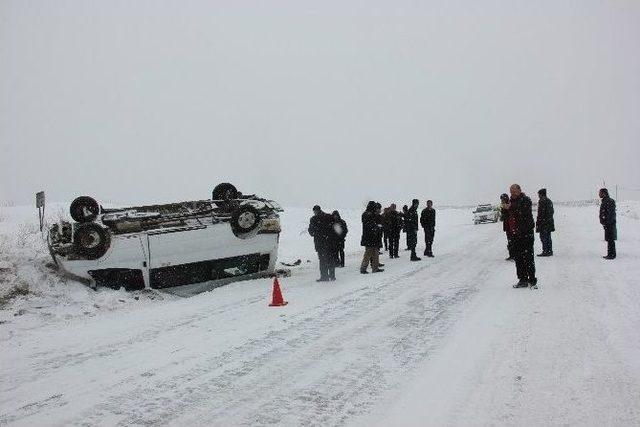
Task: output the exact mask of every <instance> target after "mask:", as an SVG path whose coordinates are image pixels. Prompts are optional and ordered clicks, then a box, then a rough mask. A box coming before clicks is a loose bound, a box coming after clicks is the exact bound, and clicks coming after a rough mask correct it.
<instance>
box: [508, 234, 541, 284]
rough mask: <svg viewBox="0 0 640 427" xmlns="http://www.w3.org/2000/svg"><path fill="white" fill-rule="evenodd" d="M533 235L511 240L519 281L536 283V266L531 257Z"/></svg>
mask: <svg viewBox="0 0 640 427" xmlns="http://www.w3.org/2000/svg"><path fill="white" fill-rule="evenodd" d="M533 242H534V238H533V235H530V236H524V237H516V238H514V239H513V240H512V243H513V251H514V255H515V256H514V258H515V261H516V274H517V275H518V279H519V280H523V281H526V282H529V283H536V282H537V281H538V280H537V279H536V265H535V261H534V257H533Z"/></svg>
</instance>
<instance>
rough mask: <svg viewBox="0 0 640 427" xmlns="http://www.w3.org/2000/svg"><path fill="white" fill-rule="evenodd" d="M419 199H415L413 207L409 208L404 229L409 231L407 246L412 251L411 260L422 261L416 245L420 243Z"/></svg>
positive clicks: (412, 203)
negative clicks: (417, 253)
mask: <svg viewBox="0 0 640 427" xmlns="http://www.w3.org/2000/svg"><path fill="white" fill-rule="evenodd" d="M419 203H420V202H419V201H418V199H413V201H412V202H411V207H410V208H409V209H408V210H407V214H406V217H405V219H404V229H405V232H406V233H407V246H408V247H409V250H410V251H411V261H420V260H421V259H422V258H418V256H417V255H416V246H417V244H418V204H419Z"/></svg>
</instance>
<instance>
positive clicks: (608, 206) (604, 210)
mask: <svg viewBox="0 0 640 427" xmlns="http://www.w3.org/2000/svg"><path fill="white" fill-rule="evenodd" d="M599 196H600V199H602V202H601V203H600V224H602V227H604V240H606V241H607V255H606V256H604V257H603V258H604V259H616V240H617V239H618V230H617V227H616V202H615V200H613V199H612V198H611V197H609V190H607V189H606V188H601V189H600V192H599Z"/></svg>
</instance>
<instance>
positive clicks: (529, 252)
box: [507, 184, 538, 288]
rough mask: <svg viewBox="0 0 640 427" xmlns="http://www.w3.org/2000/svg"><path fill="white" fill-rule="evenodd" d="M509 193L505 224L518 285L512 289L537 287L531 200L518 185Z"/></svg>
mask: <svg viewBox="0 0 640 427" xmlns="http://www.w3.org/2000/svg"><path fill="white" fill-rule="evenodd" d="M509 191H510V193H511V200H510V202H509V207H508V209H509V216H508V218H507V223H508V227H509V233H510V234H511V235H512V236H513V237H512V239H513V240H512V242H513V251H514V258H515V261H516V274H517V275H518V283H516V284H515V285H513V287H514V288H526V287H527V286H530V287H531V288H537V287H538V279H537V278H536V265H535V261H534V256H533V243H534V228H535V224H534V222H533V213H532V212H531V199H530V198H529V197H528V196H527V195H526V194H524V193H523V192H522V189H521V188H520V186H519V185H518V184H513V185H512V186H511V187H510V188H509Z"/></svg>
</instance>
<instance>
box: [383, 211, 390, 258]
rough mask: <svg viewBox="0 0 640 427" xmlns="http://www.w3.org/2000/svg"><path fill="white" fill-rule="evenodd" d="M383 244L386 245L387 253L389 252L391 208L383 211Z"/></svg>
mask: <svg viewBox="0 0 640 427" xmlns="http://www.w3.org/2000/svg"><path fill="white" fill-rule="evenodd" d="M381 219H382V243H383V244H384V250H385V252H386V251H388V250H389V224H388V220H389V208H388V207H387V208H384V209H383V210H382V218H381Z"/></svg>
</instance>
